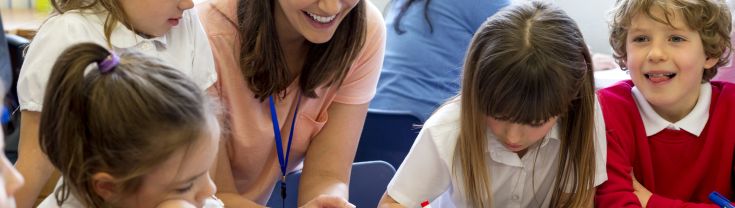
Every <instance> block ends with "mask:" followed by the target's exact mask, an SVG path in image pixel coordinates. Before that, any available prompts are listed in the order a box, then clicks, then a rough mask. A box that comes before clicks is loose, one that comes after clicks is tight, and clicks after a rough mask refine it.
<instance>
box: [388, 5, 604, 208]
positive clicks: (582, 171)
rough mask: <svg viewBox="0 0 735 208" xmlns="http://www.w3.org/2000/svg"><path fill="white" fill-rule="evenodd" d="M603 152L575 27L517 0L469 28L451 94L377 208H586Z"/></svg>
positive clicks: (600, 175) (545, 8) (599, 178)
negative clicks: (426, 207) (457, 89)
mask: <svg viewBox="0 0 735 208" xmlns="http://www.w3.org/2000/svg"><path fill="white" fill-rule="evenodd" d="M605 148H606V147H605V139H604V126H603V123H602V118H601V112H600V110H599V105H598V104H596V101H595V94H594V80H593V72H592V62H591V60H590V54H589V51H588V49H587V47H586V45H585V43H584V39H583V38H582V34H581V32H580V31H579V29H578V28H577V25H576V23H575V22H574V21H573V20H572V19H571V18H570V17H569V16H567V15H566V14H565V13H564V12H563V11H562V10H560V9H559V8H556V7H554V6H552V5H550V4H548V3H544V2H539V1H532V2H523V3H518V4H515V5H511V6H509V7H507V8H505V9H503V10H501V11H500V12H498V13H497V14H495V15H493V16H492V17H490V18H489V19H488V20H487V21H486V22H485V23H484V24H483V25H482V26H481V27H480V29H479V30H478V31H477V33H476V34H475V36H474V38H473V40H472V43H471V44H470V48H469V50H468V53H467V57H466V59H465V64H464V74H463V81H462V89H461V93H460V94H459V95H458V96H457V97H455V98H454V99H452V100H450V101H449V102H447V103H445V104H444V106H442V107H441V108H440V109H439V110H437V111H436V112H435V113H434V115H432V116H431V118H429V120H428V121H427V122H426V123H425V124H424V126H423V128H422V130H421V133H419V136H418V138H417V139H416V142H415V143H414V146H413V147H412V149H411V151H410V152H409V154H408V156H407V157H406V159H405V160H404V162H403V164H402V165H401V167H400V169H399V170H398V172H397V173H396V175H395V176H394V178H393V180H392V181H391V183H390V184H389V186H388V188H387V191H386V194H385V195H384V196H383V199H382V200H381V205H382V206H384V207H416V206H418V205H419V203H421V202H423V201H431V202H432V203H434V204H435V205H434V206H437V207H583V206H591V205H592V197H593V195H594V191H595V186H596V185H599V184H600V183H602V182H603V181H604V180H605V179H606V172H605V168H604V167H605V154H606V153H605Z"/></svg>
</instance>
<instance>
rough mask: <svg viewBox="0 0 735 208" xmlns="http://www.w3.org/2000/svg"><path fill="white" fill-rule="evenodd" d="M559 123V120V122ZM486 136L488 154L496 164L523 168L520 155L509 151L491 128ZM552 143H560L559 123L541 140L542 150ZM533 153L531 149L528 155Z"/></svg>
mask: <svg viewBox="0 0 735 208" xmlns="http://www.w3.org/2000/svg"><path fill="white" fill-rule="evenodd" d="M557 122H558V120H557ZM486 132H487V133H486V134H485V135H486V136H485V138H486V139H487V141H488V142H487V148H486V150H487V152H488V153H490V158H492V159H493V160H495V161H496V162H500V163H504V164H506V165H511V166H517V167H523V162H522V161H521V158H520V157H518V154H516V153H515V152H513V151H511V150H509V149H508V148H507V147H505V145H503V144H502V143H501V142H500V141H498V139H497V137H496V136H495V134H493V133H492V131H490V128H487V130H486ZM550 141H555V142H559V123H557V124H555V125H554V126H553V127H551V130H550V131H549V133H547V134H546V136H545V137H544V139H542V140H541V144H540V145H541V148H544V147H546V145H547V144H548V143H549V142H550ZM534 147H536V146H535V145H532V146H530V147H528V148H534ZM531 152H533V151H532V150H531V149H529V151H528V152H527V153H526V154H528V153H531Z"/></svg>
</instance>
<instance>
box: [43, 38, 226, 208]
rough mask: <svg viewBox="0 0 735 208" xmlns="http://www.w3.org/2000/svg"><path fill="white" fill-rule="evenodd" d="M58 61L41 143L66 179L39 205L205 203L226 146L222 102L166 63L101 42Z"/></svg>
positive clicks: (145, 207)
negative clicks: (109, 47) (218, 111)
mask: <svg viewBox="0 0 735 208" xmlns="http://www.w3.org/2000/svg"><path fill="white" fill-rule="evenodd" d="M62 54H63V55H61V56H60V57H59V58H58V61H56V63H55V64H54V66H53V69H52V72H51V77H50V79H49V85H48V89H47V91H46V96H45V99H44V108H43V113H42V114H41V123H40V127H41V131H40V132H39V141H38V143H39V144H40V146H41V150H42V151H43V153H44V154H45V155H48V159H49V160H50V162H51V164H53V166H54V167H55V168H57V169H58V170H59V171H60V172H61V175H62V176H63V177H62V179H61V182H60V183H59V186H58V187H57V188H56V190H55V193H54V194H52V195H51V196H49V197H48V198H46V200H45V201H44V202H43V203H41V205H40V206H39V207H42V208H52V207H140V208H153V207H158V206H161V205H169V204H170V203H172V202H169V201H178V204H182V205H184V204H188V205H193V206H196V207H202V206H203V205H204V204H205V202H207V201H208V200H209V199H212V196H213V194H214V192H215V191H216V188H215V187H214V184H213V182H212V180H211V179H210V177H209V174H208V170H209V168H210V167H211V166H212V164H213V163H214V160H215V157H216V152H217V148H218V144H219V135H220V131H219V124H218V122H217V119H216V115H215V111H214V110H215V109H213V107H215V106H214V105H212V104H211V101H210V99H209V98H208V97H207V96H206V95H205V93H204V91H203V90H202V89H199V86H197V85H196V84H195V83H194V82H193V81H191V80H190V79H189V78H188V77H187V76H186V75H184V74H183V73H182V72H180V71H179V70H177V69H174V68H172V67H170V66H168V65H167V64H165V63H163V61H162V60H160V59H157V58H155V57H150V56H146V55H144V54H141V53H137V52H134V51H127V50H124V51H122V52H121V53H120V55H119V56H118V55H116V54H115V53H110V52H109V51H108V50H107V49H105V48H104V47H102V46H100V45H97V44H94V43H81V44H77V45H73V46H72V47H70V48H69V49H67V50H65V51H64V52H63V53H62Z"/></svg>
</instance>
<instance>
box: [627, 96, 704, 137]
mask: <svg viewBox="0 0 735 208" xmlns="http://www.w3.org/2000/svg"><path fill="white" fill-rule="evenodd" d="M631 93H632V94H633V98H634V100H635V104H636V105H637V106H638V111H639V113H640V114H641V119H642V120H643V126H644V127H645V128H646V136H649V137H650V136H653V135H654V134H656V133H658V132H661V131H663V130H664V129H667V128H668V129H673V130H684V131H686V132H689V133H690V134H693V135H695V136H697V137H699V135H700V134H701V133H702V131H703V130H704V126H705V125H707V120H708V119H709V106H710V103H712V85H711V84H710V83H709V82H706V83H702V84H701V85H700V86H699V98H697V103H696V104H695V105H694V108H693V109H692V111H690V112H689V113H688V114H687V115H686V116H684V118H682V119H681V120H679V121H677V122H674V123H672V122H669V121H667V120H666V119H664V118H663V117H661V115H659V114H658V113H656V111H654V110H653V106H651V104H650V103H648V101H647V100H646V97H643V93H641V91H640V90H638V88H637V87H633V88H632V89H631Z"/></svg>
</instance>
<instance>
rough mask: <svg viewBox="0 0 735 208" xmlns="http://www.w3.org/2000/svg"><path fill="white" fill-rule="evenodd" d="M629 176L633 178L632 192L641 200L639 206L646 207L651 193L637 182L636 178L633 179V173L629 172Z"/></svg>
mask: <svg viewBox="0 0 735 208" xmlns="http://www.w3.org/2000/svg"><path fill="white" fill-rule="evenodd" d="M630 176H631V178H633V193H635V195H636V196H637V197H638V200H639V201H641V206H643V207H646V205H648V200H649V199H651V195H653V194H652V193H651V192H650V191H648V189H646V187H643V185H641V183H638V180H636V179H635V175H633V174H631V175H630Z"/></svg>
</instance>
